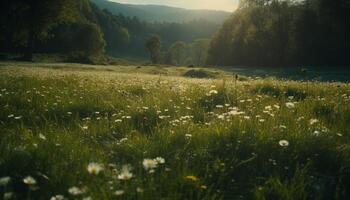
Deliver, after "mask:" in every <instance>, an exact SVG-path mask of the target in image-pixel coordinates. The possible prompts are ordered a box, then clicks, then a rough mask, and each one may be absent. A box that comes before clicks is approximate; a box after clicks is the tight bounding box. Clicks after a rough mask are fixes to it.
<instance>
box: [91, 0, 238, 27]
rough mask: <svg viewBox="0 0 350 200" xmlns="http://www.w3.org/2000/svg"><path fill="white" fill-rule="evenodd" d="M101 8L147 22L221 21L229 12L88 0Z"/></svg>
mask: <svg viewBox="0 0 350 200" xmlns="http://www.w3.org/2000/svg"><path fill="white" fill-rule="evenodd" d="M90 1H91V2H93V3H95V4H96V5H97V6H99V7H100V8H102V9H107V10H109V11H110V12H111V13H113V14H123V15H125V16H129V17H133V16H136V17H138V18H140V19H142V20H145V21H148V22H178V23H182V22H189V21H193V20H198V19H204V20H207V21H210V22H215V23H220V24H221V23H223V22H224V21H225V20H226V19H227V18H228V17H229V16H230V15H231V13H230V12H225V11H215V10H189V9H183V8H176V7H169V6H160V5H132V4H121V3H116V2H112V1H108V0H90Z"/></svg>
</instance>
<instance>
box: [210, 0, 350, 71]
mask: <svg viewBox="0 0 350 200" xmlns="http://www.w3.org/2000/svg"><path fill="white" fill-rule="evenodd" d="M349 19H350V1H348V0H302V1H300V0H241V2H240V6H239V8H238V9H237V10H236V11H235V12H234V14H233V15H232V16H231V17H230V19H228V20H227V21H226V22H225V23H224V24H223V26H222V27H221V29H220V31H219V32H218V33H217V34H216V35H215V36H214V38H213V39H212V41H211V44H210V48H209V52H208V54H209V55H208V59H207V63H208V64H210V65H225V66H232V65H246V66H249V65H251V66H300V65H332V66H334V65H347V64H349V63H350V61H349V59H348V58H347V57H348V54H349V52H350V39H349V35H350V26H349V21H348V20H349Z"/></svg>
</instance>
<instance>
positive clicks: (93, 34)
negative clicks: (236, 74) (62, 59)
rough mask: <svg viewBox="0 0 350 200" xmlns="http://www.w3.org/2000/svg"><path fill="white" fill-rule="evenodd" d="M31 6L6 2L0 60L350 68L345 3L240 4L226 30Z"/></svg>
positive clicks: (266, 0)
mask: <svg viewBox="0 0 350 200" xmlns="http://www.w3.org/2000/svg"><path fill="white" fill-rule="evenodd" d="M28 2H29V1H20V0H17V1H9V0H6V1H4V3H3V4H4V5H6V6H2V8H1V9H2V10H1V13H2V17H1V21H0V25H1V26H0V30H1V32H0V52H2V56H1V57H8V56H6V55H8V53H10V54H15V55H18V54H21V55H24V56H22V57H20V58H17V59H24V60H30V59H31V58H32V56H33V54H35V53H42V54H63V55H66V57H67V60H66V61H69V62H84V63H98V62H101V60H105V57H106V56H105V55H108V56H109V57H117V58H125V59H129V58H131V59H136V60H145V59H147V58H150V61H151V62H152V63H153V64H168V65H188V66H189V65H201V66H269V67H274V66H277V67H287V66H298V67H299V66H345V65H346V64H349V59H347V55H348V53H349V52H350V40H349V38H348V35H349V34H350V27H349V26H348V19H350V16H349V15H350V3H349V1H346V0H305V1H296V0H242V1H240V4H239V7H238V8H237V10H235V11H234V13H233V14H232V15H231V16H230V17H229V19H227V20H226V21H225V22H223V24H222V25H221V24H219V23H215V22H212V21H209V20H206V19H195V20H192V21H186V22H183V23H178V22H149V21H143V19H139V18H137V17H131V16H125V15H122V14H112V13H111V12H110V11H109V10H108V9H101V8H99V7H98V6H97V5H95V4H94V3H92V2H90V1H88V0H78V1H72V0H65V1H62V2H61V3H57V2H55V1H48V2H47V3H39V1H33V3H28ZM95 2H97V3H98V2H104V1H102V0H99V1H95ZM7 8H10V9H7ZM220 26H221V27H220ZM150 41H153V42H155V44H151V46H152V47H151V48H150V46H149V45H150V44H149V42H150ZM147 44H149V45H147Z"/></svg>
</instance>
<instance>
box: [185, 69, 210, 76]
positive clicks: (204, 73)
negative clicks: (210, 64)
mask: <svg viewBox="0 0 350 200" xmlns="http://www.w3.org/2000/svg"><path fill="white" fill-rule="evenodd" d="M183 76H184V77H190V78H214V77H215V76H214V75H213V73H211V72H208V71H205V70H202V69H200V70H196V69H192V70H188V71H187V72H186V73H184V74H183Z"/></svg>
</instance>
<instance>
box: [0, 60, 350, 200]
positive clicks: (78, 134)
mask: <svg viewBox="0 0 350 200" xmlns="http://www.w3.org/2000/svg"><path fill="white" fill-rule="evenodd" d="M131 68H132V70H131ZM143 68H145V69H143ZM137 70H139V71H137ZM167 70H169V71H171V72H173V74H170V75H169V74H168V75H166V74H167V73H159V74H162V75H157V72H159V70H158V71H157V69H156V68H151V67H150V68H147V67H142V69H140V67H137V68H136V67H110V68H103V67H101V68H98V67H94V68H84V67H76V66H75V67H71V68H69V67H67V66H55V67H50V65H47V66H39V65H36V64H25V65H24V64H23V65H22V64H13V65H11V66H7V65H1V66H0V134H1V136H0V199H32V200H36V199H39V200H41V199H43V200H47V199H50V200H62V199H82V200H91V199H97V200H99V199H150V200H156V199H163V200H172V199H176V200H177V199H179V200H182V199H211V200H213V199H228V200H233V199H257V200H275V199H276V200H277V199H281V200H308V199H325V200H330V199H339V200H345V199H350V85H349V84H344V83H319V82H296V81H279V80H274V79H256V78H254V79H253V78H249V77H240V76H238V77H237V76H234V75H232V74H228V73H227V74H225V73H224V72H220V73H219V74H220V76H217V78H213V79H194V78H185V77H182V76H181V73H182V72H183V70H185V69H179V68H171V69H167V68H164V69H162V70H160V71H163V72H164V71H167Z"/></svg>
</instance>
